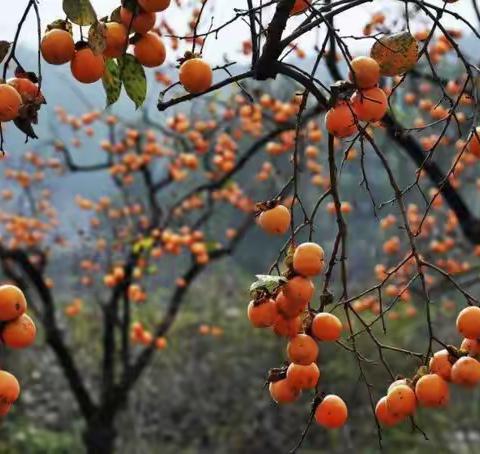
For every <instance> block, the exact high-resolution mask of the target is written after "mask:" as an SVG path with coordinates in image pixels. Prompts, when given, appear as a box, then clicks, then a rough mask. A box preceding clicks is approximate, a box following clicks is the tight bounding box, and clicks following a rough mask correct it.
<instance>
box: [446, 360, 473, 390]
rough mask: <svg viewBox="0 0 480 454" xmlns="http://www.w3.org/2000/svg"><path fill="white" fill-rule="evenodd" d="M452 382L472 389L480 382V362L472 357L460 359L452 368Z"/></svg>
mask: <svg viewBox="0 0 480 454" xmlns="http://www.w3.org/2000/svg"><path fill="white" fill-rule="evenodd" d="M451 377H452V382H453V383H455V384H457V385H461V386H465V387H467V388H472V387H474V386H475V385H477V384H478V383H479V382H480V362H478V361H477V360H476V359H475V358H471V357H470V356H464V357H462V358H459V359H458V360H457V361H456V362H455V364H454V365H453V366H452V374H451Z"/></svg>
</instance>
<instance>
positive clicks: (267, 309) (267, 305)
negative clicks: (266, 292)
mask: <svg viewBox="0 0 480 454" xmlns="http://www.w3.org/2000/svg"><path fill="white" fill-rule="evenodd" d="M247 314H248V319H249V320H250V323H251V324H252V325H253V326H255V327H256V328H266V327H268V326H272V325H273V324H274V322H275V319H276V318H277V316H278V313H277V309H276V307H275V301H274V300H273V299H271V298H266V299H264V300H261V301H259V302H254V301H250V304H249V305H248V310H247Z"/></svg>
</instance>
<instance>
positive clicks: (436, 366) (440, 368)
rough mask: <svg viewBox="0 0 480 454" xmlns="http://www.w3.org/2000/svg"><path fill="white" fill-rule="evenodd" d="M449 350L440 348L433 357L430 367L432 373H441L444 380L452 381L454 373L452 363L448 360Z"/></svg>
mask: <svg viewBox="0 0 480 454" xmlns="http://www.w3.org/2000/svg"><path fill="white" fill-rule="evenodd" d="M448 358H449V353H448V350H440V351H438V352H436V353H435V354H434V355H433V356H432V357H431V358H430V363H429V369H430V372H431V373H432V374H437V375H440V377H442V378H443V379H444V380H447V381H450V378H451V374H452V363H451V362H450V361H449V360H448Z"/></svg>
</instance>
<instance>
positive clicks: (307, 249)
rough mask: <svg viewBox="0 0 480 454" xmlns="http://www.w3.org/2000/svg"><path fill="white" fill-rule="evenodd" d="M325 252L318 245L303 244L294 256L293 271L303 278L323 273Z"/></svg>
mask: <svg viewBox="0 0 480 454" xmlns="http://www.w3.org/2000/svg"><path fill="white" fill-rule="evenodd" d="M324 258H325V252H324V251H323V249H322V248H321V246H319V245H318V244H316V243H311V242H308V243H302V244H300V245H299V246H298V247H297V248H296V249H295V252H294V254H293V269H294V270H295V271H296V272H297V273H298V274H301V275H302V276H306V277H309V276H316V275H317V274H320V273H321V272H322V271H323V268H324Z"/></svg>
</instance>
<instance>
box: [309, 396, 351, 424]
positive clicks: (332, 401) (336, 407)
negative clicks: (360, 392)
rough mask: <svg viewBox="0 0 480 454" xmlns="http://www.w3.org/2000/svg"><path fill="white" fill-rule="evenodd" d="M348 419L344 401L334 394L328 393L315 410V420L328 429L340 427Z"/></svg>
mask: <svg viewBox="0 0 480 454" xmlns="http://www.w3.org/2000/svg"><path fill="white" fill-rule="evenodd" d="M347 419H348V409H347V406H346V405H345V402H344V401H343V400H342V399H341V398H340V397H338V396H335V395H334V394H328V395H327V396H325V398H324V399H323V400H322V402H321V403H320V405H319V406H318V407H317V408H316V410H315V420H316V421H317V423H318V424H320V425H321V426H324V427H327V428H328V429H338V428H339V427H342V426H343V425H344V424H345V422H346V421H347Z"/></svg>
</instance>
